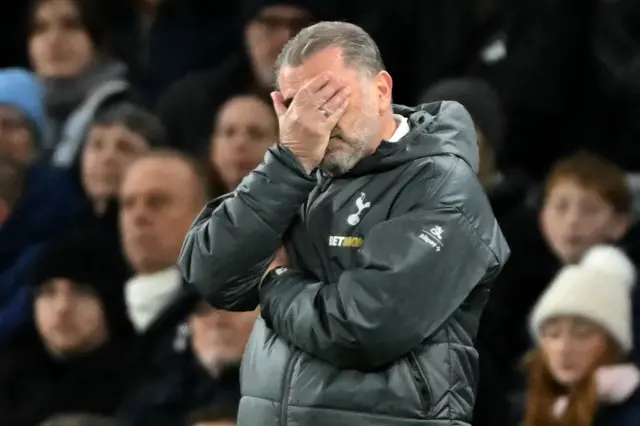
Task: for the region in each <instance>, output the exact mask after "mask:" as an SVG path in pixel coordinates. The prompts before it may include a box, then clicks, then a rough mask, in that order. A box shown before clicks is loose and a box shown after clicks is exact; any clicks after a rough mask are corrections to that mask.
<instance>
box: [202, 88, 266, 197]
mask: <svg viewBox="0 0 640 426" xmlns="http://www.w3.org/2000/svg"><path fill="white" fill-rule="evenodd" d="M277 140H278V117H276V114H275V111H274V109H273V106H272V104H271V100H270V99H269V98H268V97H267V96H263V95H261V94H260V93H258V92H247V93H242V94H239V95H236V96H233V97H231V98H229V99H228V100H227V101H226V102H225V103H224V104H223V105H222V106H221V107H220V110H219V111H218V114H217V115H216V118H215V123H214V126H213V133H212V135H211V142H210V148H209V167H210V172H211V175H212V178H211V191H212V193H213V195H214V196H218V195H222V194H226V193H227V192H231V191H233V190H234V189H236V187H237V186H238V185H239V184H240V182H241V181H242V179H243V178H244V177H245V176H246V175H248V174H249V172H251V171H252V170H253V169H255V168H256V167H257V166H258V164H260V162H261V161H262V159H263V158H264V154H265V153H266V151H267V148H269V146H271V145H272V144H273V143H275V142H276V141H277Z"/></svg>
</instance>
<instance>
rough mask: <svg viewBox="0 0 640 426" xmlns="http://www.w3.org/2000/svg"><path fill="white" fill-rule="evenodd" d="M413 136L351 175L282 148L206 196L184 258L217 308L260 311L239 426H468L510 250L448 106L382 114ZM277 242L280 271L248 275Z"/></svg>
mask: <svg viewBox="0 0 640 426" xmlns="http://www.w3.org/2000/svg"><path fill="white" fill-rule="evenodd" d="M394 111H395V113H396V114H400V115H403V116H405V117H407V118H408V120H409V125H410V128H411V131H410V132H409V134H407V135H406V136H405V137H403V138H402V139H400V140H399V141H398V142H394V143H391V142H383V143H382V144H381V145H380V147H379V148H378V150H377V151H376V152H375V154H373V155H372V156H370V157H367V158H365V159H363V160H362V161H361V162H360V163H358V165H356V167H355V168H354V169H352V170H351V171H349V172H348V173H346V174H344V175H341V176H337V177H328V176H326V175H325V174H324V173H322V172H319V173H318V176H319V177H318V180H316V177H314V176H310V175H308V174H306V173H305V171H304V169H303V168H302V167H301V166H300V165H299V163H298V162H297V160H296V159H295V157H294V156H293V155H292V154H291V153H290V152H289V151H288V150H287V149H285V148H282V147H278V146H275V147H273V148H271V149H270V150H269V152H268V153H267V155H266V157H265V161H264V162H263V163H262V164H261V165H260V166H259V167H258V168H257V169H256V170H254V171H253V172H252V173H251V174H250V175H249V176H248V177H247V178H246V179H245V180H244V181H243V183H242V184H241V185H240V187H239V188H238V189H237V191H236V192H235V193H233V194H231V195H228V196H226V197H223V198H221V199H218V200H215V201H213V202H212V203H210V205H208V206H207V207H206V208H205V210H204V211H203V212H202V214H201V215H200V217H199V218H198V219H197V220H196V222H195V223H194V225H193V227H192V228H191V230H190V232H189V234H188V236H187V238H186V241H185V243H184V247H183V250H182V254H181V256H180V262H179V264H180V267H181V270H182V271H183V273H184V276H185V279H186V280H187V282H189V283H191V284H192V285H194V286H195V287H196V288H198V289H199V291H200V292H201V293H202V294H203V295H204V297H206V299H207V300H208V301H209V302H210V303H211V304H212V305H213V306H215V307H217V308H220V309H227V310H239V311H242V310H251V309H254V308H255V307H256V306H257V305H258V304H260V306H261V308H262V311H261V316H260V317H259V318H258V320H257V321H256V324H255V327H254V330H253V333H252V335H251V338H250V340H249V344H248V346H247V348H246V351H245V357H244V360H243V364H242V373H241V381H242V394H243V398H242V401H241V403H240V414H239V419H238V424H239V425H241V426H267V425H269V426H274V425H279V426H287V425H288V426H294V425H296V426H297V425H304V426H320V425H327V426H341V425H344V426H360V425H362V426H365V425H366V426H400V425H404V426H406V425H424V426H436V425H458V426H462V425H468V424H469V422H470V420H471V419H470V417H471V413H472V408H473V404H474V398H475V386H476V380H477V369H478V356H477V353H476V351H475V349H474V348H473V340H474V338H475V335H476V331H477V326H478V321H479V317H480V314H481V312H482V309H483V307H484V305H485V302H486V299H487V295H488V287H489V285H490V283H491V282H492V281H493V280H494V279H495V278H496V276H497V274H498V273H499V271H500V270H501V268H502V266H503V265H504V263H505V262H506V259H507V257H508V255H509V249H508V247H507V244H506V243H505V241H504V238H503V236H502V233H501V231H500V228H499V227H498V225H497V223H496V220H495V218H494V216H493V213H492V212H491V208H490V206H489V203H488V201H487V198H486V196H485V194H484V192H483V190H482V188H481V186H480V184H479V183H478V181H477V179H476V176H475V172H474V170H475V169H476V168H477V162H478V154H477V147H476V140H475V133H474V130H473V123H472V122H471V119H470V117H469V115H468V114H467V112H466V111H465V110H464V109H463V108H462V107H461V106H460V105H459V104H457V103H453V102H443V103H435V104H428V105H423V106H421V107H419V108H417V109H410V108H407V107H400V106H397V107H394ZM282 242H283V243H284V245H285V247H286V249H287V253H288V255H289V262H290V264H289V265H288V267H287V268H280V269H277V270H276V271H274V272H273V273H271V274H268V275H267V279H265V281H263V283H262V285H260V279H261V277H262V274H263V272H264V271H265V268H266V266H267V265H268V264H269V262H270V260H271V258H272V255H273V253H275V251H276V249H277V248H278V246H279V245H280V244H282Z"/></svg>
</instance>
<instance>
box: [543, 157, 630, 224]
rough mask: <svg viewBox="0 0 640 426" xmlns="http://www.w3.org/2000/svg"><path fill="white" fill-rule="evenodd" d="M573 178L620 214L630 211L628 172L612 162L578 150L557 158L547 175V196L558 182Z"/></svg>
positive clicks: (573, 180) (572, 179)
mask: <svg viewBox="0 0 640 426" xmlns="http://www.w3.org/2000/svg"><path fill="white" fill-rule="evenodd" d="M566 181H572V182H575V183H576V184H577V185H579V186H581V187H583V188H585V189H587V190H590V191H594V192H596V193H597V194H598V195H599V196H600V197H602V199H603V200H604V201H605V202H606V203H608V204H609V205H610V206H611V207H613V210H614V211H615V212H616V213H617V214H621V215H628V214H629V213H630V212H631V209H632V206H633V195H632V193H631V188H630V187H629V183H628V182H627V177H626V175H625V172H624V171H623V170H622V169H621V168H620V167H618V166H616V165H615V164H614V163H613V162H611V161H609V160H607V159H605V158H602V157H599V156H597V155H594V154H590V153H588V152H579V153H577V154H574V155H571V156H569V157H566V158H563V159H561V160H560V161H558V162H557V163H556V164H555V165H554V166H553V168H552V170H551V172H550V173H549V175H548V176H547V179H546V181H545V185H544V195H545V198H546V197H548V196H549V193H550V192H551V191H552V190H553V188H554V187H555V186H556V185H557V184H558V183H559V182H566Z"/></svg>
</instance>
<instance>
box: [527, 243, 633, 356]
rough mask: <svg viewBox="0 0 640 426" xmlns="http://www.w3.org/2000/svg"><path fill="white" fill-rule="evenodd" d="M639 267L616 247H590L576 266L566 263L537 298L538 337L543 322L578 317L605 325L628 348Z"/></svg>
mask: <svg viewBox="0 0 640 426" xmlns="http://www.w3.org/2000/svg"><path fill="white" fill-rule="evenodd" d="M635 279H636V270H635V267H634V266H633V264H632V263H631V261H630V260H629V258H628V257H627V256H626V255H625V254H624V253H623V252H622V251H621V250H620V249H617V248H615V247H613V246H607V245H600V246H595V247H593V248H591V249H590V250H589V251H587V253H586V254H585V255H584V257H583V258H582V261H581V262H580V263H579V264H577V265H570V266H565V267H564V268H562V270H560V272H559V273H558V275H557V276H556V278H555V279H554V280H553V282H552V283H551V285H550V286H549V287H548V288H547V290H546V291H545V292H544V294H543V295H542V297H540V299H539V300H538V302H537V304H536V306H535V307H534V309H533V312H532V314H531V319H530V327H531V332H532V334H533V336H534V337H535V338H536V340H539V339H540V331H541V328H542V326H543V325H544V323H545V322H546V321H547V320H549V319H552V318H556V317H559V316H577V317H581V318H584V319H586V320H589V321H592V322H594V323H595V324H597V325H599V326H600V327H602V328H603V329H604V330H605V331H606V332H607V333H608V334H609V335H610V336H611V337H612V338H613V339H614V340H615V341H616V342H617V343H618V344H619V345H620V347H621V348H622V349H623V350H624V351H625V352H628V351H630V350H631V349H632V347H633V337H632V315H631V290H632V288H633V286H634V284H635Z"/></svg>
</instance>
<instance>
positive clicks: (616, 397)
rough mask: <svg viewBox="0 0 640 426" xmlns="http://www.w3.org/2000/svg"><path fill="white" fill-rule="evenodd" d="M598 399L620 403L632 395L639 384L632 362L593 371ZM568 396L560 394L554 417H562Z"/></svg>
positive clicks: (567, 403) (635, 368) (639, 376)
mask: <svg viewBox="0 0 640 426" xmlns="http://www.w3.org/2000/svg"><path fill="white" fill-rule="evenodd" d="M595 380H596V389H597V392H598V400H599V401H601V402H605V403H608V404H621V403H623V402H624V401H626V400H627V399H629V398H630V397H631V395H633V393H634V392H635V391H636V389H638V386H640V370H638V368H637V367H636V366H635V365H633V364H619V365H612V366H607V367H600V368H599V369H598V370H597V371H596V373H595ZM568 405H569V398H567V397H566V396H561V397H560V398H558V399H557V400H556V402H555V404H554V405H553V415H554V417H555V418H556V419H559V418H560V417H562V414H564V412H565V410H566V409H567V406H568Z"/></svg>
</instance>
